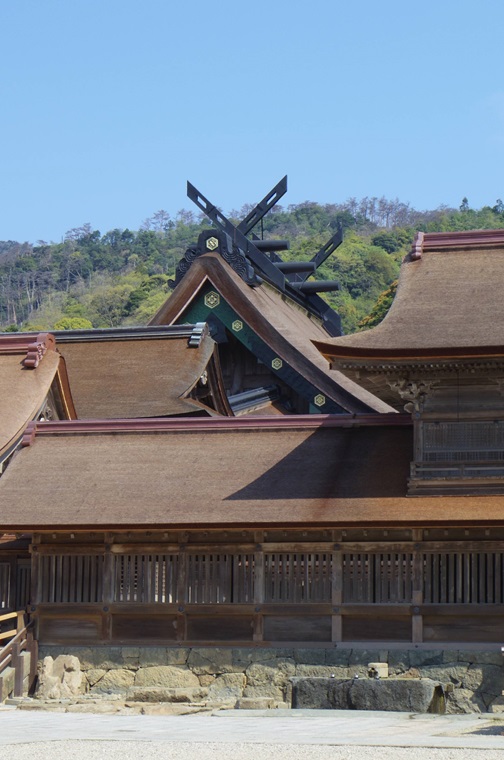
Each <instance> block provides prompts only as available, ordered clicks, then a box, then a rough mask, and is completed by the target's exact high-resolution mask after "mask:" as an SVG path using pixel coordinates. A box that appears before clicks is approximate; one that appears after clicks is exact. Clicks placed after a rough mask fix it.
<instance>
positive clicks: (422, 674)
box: [38, 646, 504, 713]
mask: <svg viewBox="0 0 504 760" xmlns="http://www.w3.org/2000/svg"><path fill="white" fill-rule="evenodd" d="M40 658H41V659H40V662H39V689H38V694H39V696H41V697H44V698H48V699H60V698H65V697H72V696H77V695H79V694H88V695H90V696H96V697H100V696H101V697H103V698H105V699H107V698H108V699H110V698H114V697H121V698H123V699H125V700H129V701H132V702H180V703H183V702H184V703H198V704H204V705H206V706H226V707H241V708H254V707H256V708H267V707H271V708H275V707H290V706H291V704H292V683H293V681H292V679H299V678H320V679H327V678H336V679H353V678H355V676H359V678H368V665H369V663H386V664H388V672H389V678H400V679H420V678H428V679H431V680H432V681H435V682H439V683H440V684H442V685H443V688H444V691H445V697H446V712H448V713H469V712H502V711H504V698H503V697H502V691H503V690H504V658H503V657H502V655H501V653H500V651H495V652H469V651H458V650H434V651H420V650H390V651H388V650H358V649H309V648H307V649H273V648H272V649H267V648H259V647H257V648H255V647H254V648H252V647H250V648H249V647H244V648H230V647H229V648H228V647H213V648H202V647H193V648H182V647H168V648H165V647H160V648H156V647H93V648H78V647H56V646H42V647H41V648H40ZM402 685H403V686H404V682H403V684H402ZM403 709H408V707H407V706H404V708H403Z"/></svg>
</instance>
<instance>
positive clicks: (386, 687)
mask: <svg viewBox="0 0 504 760" xmlns="http://www.w3.org/2000/svg"><path fill="white" fill-rule="evenodd" d="M436 690H438V691H439V690H440V687H439V684H437V683H436V682H435V681H431V680H429V679H426V678H423V679H421V680H419V681H416V680H408V679H402V678H388V679H386V680H384V681H381V680H380V681H377V680H375V679H372V678H370V679H366V680H362V681H360V680H359V681H353V682H352V684H351V686H350V689H349V694H348V696H349V700H350V706H351V709H353V710H380V711H385V712H406V711H407V712H416V713H426V712H431V711H434V710H433V702H434V699H435V696H436ZM443 711H444V709H443ZM436 712H437V710H436Z"/></svg>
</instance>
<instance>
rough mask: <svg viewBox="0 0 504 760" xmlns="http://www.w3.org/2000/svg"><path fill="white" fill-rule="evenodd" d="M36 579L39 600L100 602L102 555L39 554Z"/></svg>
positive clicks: (101, 593) (101, 596)
mask: <svg viewBox="0 0 504 760" xmlns="http://www.w3.org/2000/svg"><path fill="white" fill-rule="evenodd" d="M39 581H40V601H41V602H56V603H57V602H68V603H75V602H87V603H90V602H101V601H102V599H103V556H102V555H99V554H92V555H82V554H77V555H75V554H74V555H49V556H42V557H41V567H40V579H39Z"/></svg>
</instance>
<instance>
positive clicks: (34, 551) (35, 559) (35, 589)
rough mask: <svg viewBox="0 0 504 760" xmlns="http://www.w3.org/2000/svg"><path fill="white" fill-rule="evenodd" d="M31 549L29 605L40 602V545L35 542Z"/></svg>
mask: <svg viewBox="0 0 504 760" xmlns="http://www.w3.org/2000/svg"><path fill="white" fill-rule="evenodd" d="M30 551H31V595H30V596H31V600H30V602H31V605H32V607H35V606H36V605H37V604H40V601H41V597H42V578H41V569H42V568H41V558H40V547H39V546H38V545H36V544H34V545H33V546H31V547H30Z"/></svg>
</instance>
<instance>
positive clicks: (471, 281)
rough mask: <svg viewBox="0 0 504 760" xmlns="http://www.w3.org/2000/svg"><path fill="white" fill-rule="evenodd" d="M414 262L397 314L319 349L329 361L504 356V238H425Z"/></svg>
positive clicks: (487, 234) (408, 262)
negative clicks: (359, 358)
mask: <svg viewBox="0 0 504 760" xmlns="http://www.w3.org/2000/svg"><path fill="white" fill-rule="evenodd" d="M422 248H423V249H422V251H421V256H420V257H415V255H414V254H412V255H410V256H407V257H406V258H405V260H404V262H403V264H402V267H401V273H400V278H399V287H398V289H397V294H396V297H395V299H394V302H393V304H392V307H391V309H390V311H389V313H388V314H387V316H386V317H385V319H384V320H383V322H381V324H379V325H378V326H377V327H374V328H372V329H371V330H367V331H365V332H361V333H356V334H354V335H347V336H344V337H341V338H332V339H328V340H325V341H317V343H316V345H317V347H318V348H319V350H320V351H321V352H322V353H323V354H324V355H325V356H326V357H328V358H334V359H344V358H347V357H356V358H357V357H362V358H364V357H369V358H387V357H390V358H396V357H397V358H412V359H415V358H417V359H422V358H434V357H436V358H442V357H448V358H452V357H472V356H475V355H477V356H502V355H503V354H504V299H503V297H502V282H503V276H504V232H503V231H502V230H496V231H484V232H481V231H479V232H478V231H477V232H474V233H468V232H463V233H447V234H440V233H432V234H425V236H424V238H423V247H422Z"/></svg>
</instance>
